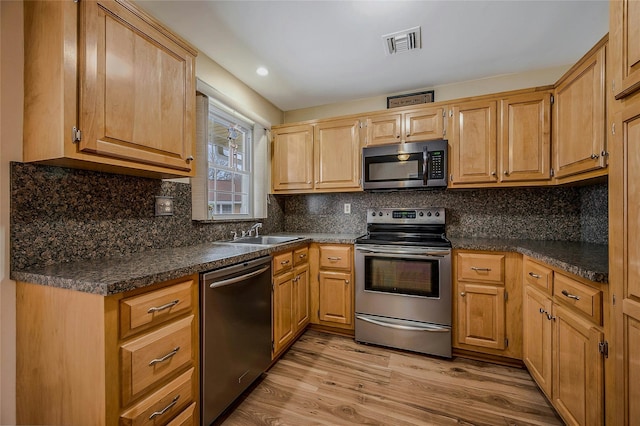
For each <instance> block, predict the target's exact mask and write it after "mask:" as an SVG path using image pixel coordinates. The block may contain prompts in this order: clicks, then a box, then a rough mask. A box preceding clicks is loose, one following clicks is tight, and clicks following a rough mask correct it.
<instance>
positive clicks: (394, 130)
mask: <svg viewBox="0 0 640 426" xmlns="http://www.w3.org/2000/svg"><path fill="white" fill-rule="evenodd" d="M401 124H402V114H400V113H397V114H384V115H376V116H373V117H368V118H367V138H366V142H365V144H366V145H367V146H372V145H383V144H387V143H399V142H400V132H401V127H400V126H401Z"/></svg>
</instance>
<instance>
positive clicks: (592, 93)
mask: <svg viewBox="0 0 640 426" xmlns="http://www.w3.org/2000/svg"><path fill="white" fill-rule="evenodd" d="M605 53H606V44H602V45H601V46H600V47H598V48H597V49H595V50H593V51H592V52H591V53H590V54H587V55H586V56H585V58H584V59H583V60H582V61H581V62H579V63H578V64H577V65H576V67H574V68H573V69H572V70H570V71H569V72H568V73H567V74H565V76H564V77H563V78H562V79H561V81H560V82H559V83H558V85H557V86H556V89H555V103H554V106H553V121H554V132H553V145H554V169H555V176H556V177H557V178H564V177H567V176H571V175H575V174H580V173H584V172H589V171H592V170H596V169H600V168H603V167H605V166H606V161H605V158H606V150H605V142H606V132H605V122H606V121H605V113H606V108H605V93H604V88H605V80H604V79H605Z"/></svg>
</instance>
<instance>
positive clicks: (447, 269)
mask: <svg viewBox="0 0 640 426" xmlns="http://www.w3.org/2000/svg"><path fill="white" fill-rule="evenodd" d="M355 249H356V252H355V265H356V295H355V297H356V313H360V314H372V315H378V316H382V317H388V318H398V319H404V320H410V321H421V322H428V323H433V324H441V325H448V326H450V325H451V249H448V248H446V249H445V248H437V249H436V248H425V247H408V246H392V245H376V244H366V245H356V247H355Z"/></svg>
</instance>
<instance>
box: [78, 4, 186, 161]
mask: <svg viewBox="0 0 640 426" xmlns="http://www.w3.org/2000/svg"><path fill="white" fill-rule="evenodd" d="M80 8H81V28H80V34H81V36H80V54H79V57H80V58H81V59H80V61H79V65H80V73H79V78H80V85H79V87H80V103H79V126H80V129H81V130H82V139H81V141H80V142H79V143H78V149H79V151H80V152H83V153H90V154H97V155H100V156H105V157H111V158H116V159H123V160H129V161H133V162H136V163H143V164H149V165H154V166H162V167H167V168H171V169H175V170H178V171H184V172H190V171H191V170H192V160H193V157H192V156H193V155H194V152H195V121H194V120H195V75H194V74H195V71H194V70H195V68H194V67H195V64H194V62H195V61H194V56H193V55H192V54H191V53H189V52H187V51H186V50H185V49H184V48H182V47H181V46H180V45H179V44H177V43H176V42H175V41H173V40H172V39H170V38H169V37H167V36H165V35H164V34H163V33H162V32H160V31H159V30H158V29H157V28H156V27H155V26H153V25H151V24H150V23H148V22H147V21H145V20H144V19H143V18H142V17H141V15H139V14H137V13H134V12H133V11H132V9H130V8H128V7H126V6H125V5H123V4H119V3H117V2H114V1H98V2H92V1H87V2H81V3H80Z"/></svg>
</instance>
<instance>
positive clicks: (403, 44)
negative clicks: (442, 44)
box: [382, 27, 422, 55]
mask: <svg viewBox="0 0 640 426" xmlns="http://www.w3.org/2000/svg"><path fill="white" fill-rule="evenodd" d="M382 40H383V41H384V51H385V53H386V54H387V55H393V54H394V53H402V52H408V51H410V50H413V49H420V48H422V37H421V35H420V27H414V28H409V29H408V30H403V31H397V32H395V33H391V34H387V35H383V36H382Z"/></svg>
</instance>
